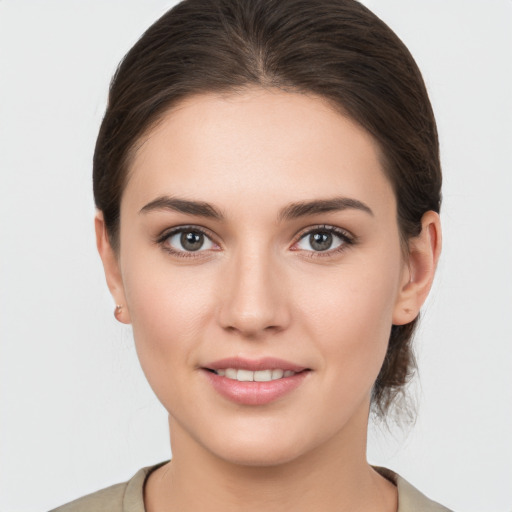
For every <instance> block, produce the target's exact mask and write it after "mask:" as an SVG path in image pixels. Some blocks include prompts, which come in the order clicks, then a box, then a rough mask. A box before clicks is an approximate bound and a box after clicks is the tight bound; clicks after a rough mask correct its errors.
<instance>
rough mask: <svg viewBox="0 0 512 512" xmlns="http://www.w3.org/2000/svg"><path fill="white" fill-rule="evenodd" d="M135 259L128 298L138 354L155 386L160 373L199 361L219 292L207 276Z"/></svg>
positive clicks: (160, 261) (126, 278) (126, 276)
mask: <svg viewBox="0 0 512 512" xmlns="http://www.w3.org/2000/svg"><path fill="white" fill-rule="evenodd" d="M132 254H133V257H130V259H129V260H127V261H126V265H125V268H126V272H125V273H124V275H123V281H124V285H125V295H126V301H127V305H128V308H129V311H130V317H131V321H132V327H133V334H134V339H135V344H136V348H137V353H138V356H139V359H140V362H141V365H142V367H143V369H144V370H145V372H146V376H147V377H148V380H150V381H151V380H153V379H154V378H158V375H156V376H155V375H154V374H155V372H156V373H157V374H158V373H159V372H160V370H161V372H165V369H166V367H167V368H168V367H169V366H172V365H173V364H174V363H175V362H178V361H180V362H181V365H183V363H184V362H185V363H186V362H188V361H189V360H191V359H192V358H193V355H194V350H195V348H196V345H197V344H198V342H199V340H200V336H199V333H200V332H201V331H203V330H204V328H205V325H206V324H207V323H208V322H209V320H210V316H211V311H212V308H211V301H212V297H213V290H212V287H211V285H210V281H211V279H210V280H208V279H206V278H205V276H204V275H203V274H204V272H200V271H199V272H198V271H197V269H196V270H193V268H192V267H182V268H172V267H171V265H169V264H168V263H167V262H166V261H165V258H158V259H156V260H153V261H151V259H150V258H144V256H141V257H137V254H136V253H135V252H134V253H132ZM142 262H144V263H142ZM176 367H179V365H177V364H176ZM159 369H160V370H159Z"/></svg>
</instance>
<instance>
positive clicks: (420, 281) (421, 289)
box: [393, 211, 442, 325]
mask: <svg viewBox="0 0 512 512" xmlns="http://www.w3.org/2000/svg"><path fill="white" fill-rule="evenodd" d="M441 239H442V237H441V223H440V220H439V215H438V214H437V213H436V212H433V211H428V212H426V213H425V214H424V215H423V217H422V219H421V233H420V234H419V235H418V236H416V237H414V238H411V239H410V240H409V243H408V244H409V254H408V256H407V261H406V265H405V269H404V274H403V278H402V282H401V285H400V290H399V294H398V297H397V301H396V303H395V309H394V311H393V324H394V325H403V324H407V323H409V322H412V321H413V320H414V319H415V318H416V317H417V316H418V313H419V312H420V308H421V306H422V305H423V303H424V302H425V300H426V298H427V296H428V293H429V291H430V288H431V287H432V282H433V281H434V274H435V271H436V267H437V262H438V260H439V255H440V254H441Z"/></svg>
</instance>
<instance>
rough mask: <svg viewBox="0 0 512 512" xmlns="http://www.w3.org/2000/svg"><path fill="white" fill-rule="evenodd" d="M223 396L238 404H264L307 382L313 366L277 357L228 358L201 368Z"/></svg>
mask: <svg viewBox="0 0 512 512" xmlns="http://www.w3.org/2000/svg"><path fill="white" fill-rule="evenodd" d="M202 370H203V371H205V375H207V376H210V377H209V379H208V380H209V381H210V383H211V384H212V386H213V387H214V389H216V390H217V391H218V392H219V393H220V394H221V395H223V396H224V397H225V398H228V399H229V400H231V401H234V402H236V403H238V404H245V405H264V404H267V403H270V402H273V401H274V400H276V399H278V398H280V397H282V396H284V395H287V394H288V393H289V392H291V391H293V390H294V389H296V388H297V387H299V386H300V384H301V383H302V382H304V380H305V377H306V376H307V375H308V374H310V373H311V369H310V368H305V367H303V366H298V365H296V364H293V363H290V362H287V361H283V360H280V359H274V358H264V359H259V360H256V361H254V360H247V359H240V358H229V359H223V360H221V361H216V362H214V363H211V364H208V365H207V366H206V367H203V368H202Z"/></svg>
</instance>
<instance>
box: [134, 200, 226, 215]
mask: <svg viewBox="0 0 512 512" xmlns="http://www.w3.org/2000/svg"><path fill="white" fill-rule="evenodd" d="M158 210H171V211H174V212H178V213H186V214H188V215H197V216H199V217H207V218H210V219H216V220H223V219H224V216H223V215H222V213H221V212H220V211H219V210H217V208H215V207H214V206H212V205H211V204H209V203H205V202H203V201H189V200H187V199H178V198H177V197H169V196H162V197H158V198H157V199H155V200H154V201H151V202H150V203H148V204H147V205H146V206H143V207H142V208H141V210H140V212H139V213H148V212H152V211H158Z"/></svg>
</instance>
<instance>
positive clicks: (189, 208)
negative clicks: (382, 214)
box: [139, 196, 373, 221]
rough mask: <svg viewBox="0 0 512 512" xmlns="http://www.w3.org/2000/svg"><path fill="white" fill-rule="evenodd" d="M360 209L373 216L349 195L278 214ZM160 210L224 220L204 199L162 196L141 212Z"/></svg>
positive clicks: (288, 215)
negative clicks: (192, 199) (194, 199)
mask: <svg viewBox="0 0 512 512" xmlns="http://www.w3.org/2000/svg"><path fill="white" fill-rule="evenodd" d="M349 209H354V210H360V211H363V212H365V213H368V214H369V215H372V216H373V211H372V210H371V208H370V207H369V206H367V205H366V204H364V203H363V202H361V201H359V200H357V199H351V198H349V197H334V198H332V199H316V200H312V201H301V202H298V203H291V204H289V205H287V206H285V207H284V208H283V209H282V210H281V211H280V212H279V215H278V220H279V221H282V220H291V219H297V218H300V217H306V216H308V215H316V214H319V213H329V212H336V211H343V210H349ZM159 210H171V211H175V212H178V213H185V214H188V215H196V216H198V217H206V218H210V219H216V220H224V215H223V214H222V213H221V212H220V210H218V209H217V208H215V206H213V205H211V204H209V203H206V202H204V201H191V200H188V199H179V198H177V197H169V196H161V197H158V198H157V199H155V200H153V201H151V202H150V203H148V204H147V205H145V206H143V207H142V208H141V210H140V212H139V213H148V212H152V211H159Z"/></svg>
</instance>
